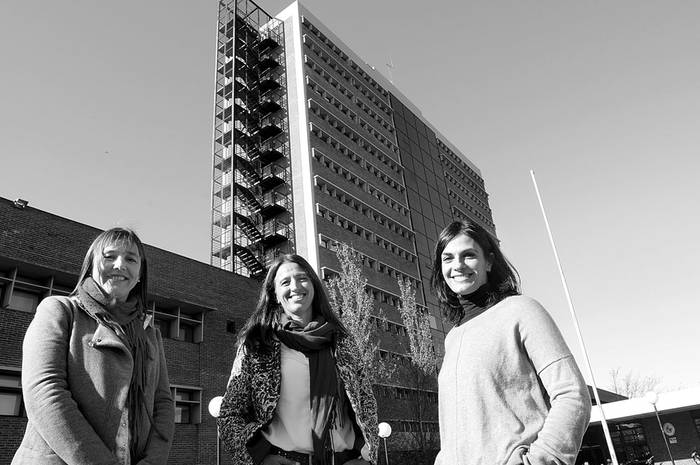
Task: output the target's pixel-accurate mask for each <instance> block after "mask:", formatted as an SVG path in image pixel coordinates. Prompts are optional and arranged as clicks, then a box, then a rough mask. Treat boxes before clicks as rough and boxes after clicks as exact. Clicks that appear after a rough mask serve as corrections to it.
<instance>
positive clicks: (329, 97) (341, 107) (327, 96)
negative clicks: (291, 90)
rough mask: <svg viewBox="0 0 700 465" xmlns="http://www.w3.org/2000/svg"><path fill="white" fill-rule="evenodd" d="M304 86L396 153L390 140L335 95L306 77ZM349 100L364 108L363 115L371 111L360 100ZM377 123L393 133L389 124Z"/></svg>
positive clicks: (384, 122) (383, 121) (381, 121)
mask: <svg viewBox="0 0 700 465" xmlns="http://www.w3.org/2000/svg"><path fill="white" fill-rule="evenodd" d="M306 84H307V86H308V87H309V89H311V90H313V91H314V92H315V93H317V94H318V95H320V96H321V97H322V98H323V99H324V100H325V101H326V102H328V103H330V104H331V105H333V106H334V107H335V108H336V109H337V110H338V111H340V112H341V113H342V114H344V115H345V116H347V117H348V118H349V119H350V121H352V122H353V123H356V124H359V125H360V127H362V128H363V129H364V130H366V131H367V132H369V133H370V134H371V135H372V136H374V138H375V139H377V140H378V141H379V142H381V143H383V144H384V145H387V146H388V147H389V148H391V150H392V151H393V152H394V153H398V147H396V150H394V148H393V147H394V144H393V142H392V141H391V140H390V139H388V138H387V137H386V136H385V135H384V134H382V133H381V132H379V131H378V130H377V129H376V128H375V127H374V126H373V125H372V124H370V123H368V122H367V121H365V120H364V119H363V118H361V117H359V116H358V115H357V113H355V112H354V111H352V110H351V109H350V108H348V106H347V105H345V104H344V103H343V102H341V101H340V100H338V99H337V98H336V97H335V95H333V94H332V93H330V92H328V91H327V90H326V89H325V88H324V87H323V86H322V85H320V84H318V83H317V82H316V81H314V80H313V79H311V78H310V77H308V76H307V77H306ZM351 100H353V101H354V102H355V103H356V104H357V105H358V106H360V107H364V108H363V109H365V108H366V110H365V113H368V114H369V111H371V109H370V108H369V107H368V106H367V105H365V104H364V103H363V102H361V101H360V100H357V99H354V98H353V99H351ZM370 116H372V115H370ZM377 122H378V123H379V124H380V125H381V126H382V127H384V129H386V130H387V131H389V132H390V133H393V132H394V128H393V127H392V126H391V125H390V124H389V123H387V122H386V121H385V120H383V119H380V120H378V121H377Z"/></svg>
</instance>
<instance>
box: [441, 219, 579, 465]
mask: <svg viewBox="0 0 700 465" xmlns="http://www.w3.org/2000/svg"><path fill="white" fill-rule="evenodd" d="M431 285H432V288H433V291H434V292H435V294H436V295H437V297H438V301H439V302H440V304H441V306H442V307H443V310H444V313H445V316H446V318H447V319H448V320H449V321H450V322H451V323H452V324H453V325H454V327H453V328H452V329H451V330H450V331H449V332H448V334H447V336H446V337H445V357H444V359H443V363H442V368H441V369H440V374H439V376H438V408H439V415H440V447H441V450H440V452H439V454H438V456H437V459H436V461H435V463H436V465H453V464H460V465H472V464H474V465H477V464H489V465H493V464H499V465H504V464H507V465H515V464H526V465H527V464H538V465H539V464H556V465H565V464H566V465H573V464H574V463H575V461H576V455H577V453H578V450H579V446H580V445H581V440H582V438H583V434H584V432H585V431H586V427H587V426H588V420H589V417H590V410H591V400H590V397H589V394H588V389H587V387H586V383H585V382H584V380H583V377H582V376H581V373H580V371H579V369H578V367H577V365H576V362H575V361H574V358H573V356H572V355H571V351H570V350H569V348H568V347H567V345H566V343H565V342H564V339H563V337H562V336H561V333H560V332H559V329H558V328H557V326H556V324H555V323H554V321H553V320H552V318H551V317H550V316H549V314H548V313H547V311H546V310H545V309H544V308H543V307H542V306H541V305H540V304H539V303H538V302H537V301H535V300H533V299H531V298H529V297H525V296H522V295H520V284H519V278H518V273H517V272H516V270H515V268H514V267H513V266H512V265H511V264H510V263H509V262H508V260H507V259H506V258H505V256H504V255H503V253H502V252H501V250H500V248H499V246H498V242H496V240H495V239H494V238H493V237H492V236H490V235H489V234H488V233H487V232H486V231H485V230H484V229H483V228H481V227H480V226H479V225H477V224H475V223H472V222H470V221H455V222H453V223H451V224H450V225H448V226H447V227H446V228H445V229H444V230H443V231H442V233H441V234H440V237H439V238H438V241H437V244H436V245H435V254H434V263H433V272H432V277H431Z"/></svg>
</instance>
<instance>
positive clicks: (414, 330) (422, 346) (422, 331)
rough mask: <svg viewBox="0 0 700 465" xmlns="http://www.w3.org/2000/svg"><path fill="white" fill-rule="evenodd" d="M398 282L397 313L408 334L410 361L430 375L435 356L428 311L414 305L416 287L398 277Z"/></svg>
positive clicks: (434, 370)
mask: <svg viewBox="0 0 700 465" xmlns="http://www.w3.org/2000/svg"><path fill="white" fill-rule="evenodd" d="M398 283H399V291H400V292H401V303H400V304H399V313H400V314H401V320H402V321H403V324H404V326H405V327H406V333H407V335H408V343H409V356H410V358H411V363H413V365H415V366H416V367H417V368H418V369H419V370H420V371H421V372H423V373H425V374H426V375H428V376H432V375H434V374H435V373H436V371H437V357H436V356H435V348H434V347H433V337H432V334H431V333H430V318H429V315H428V312H427V311H424V310H421V309H419V308H418V306H417V305H416V289H415V287H413V283H412V282H411V281H409V280H403V279H400V278H399V280H398Z"/></svg>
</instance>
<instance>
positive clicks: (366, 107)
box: [355, 100, 396, 134]
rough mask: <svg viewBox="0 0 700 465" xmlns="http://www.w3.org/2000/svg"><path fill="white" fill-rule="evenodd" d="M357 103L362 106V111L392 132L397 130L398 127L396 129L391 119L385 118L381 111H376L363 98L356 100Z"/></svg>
mask: <svg viewBox="0 0 700 465" xmlns="http://www.w3.org/2000/svg"><path fill="white" fill-rule="evenodd" d="M355 103H356V104H357V106H358V107H360V109H361V110H362V111H364V112H365V113H367V115H368V116H369V117H370V118H372V119H373V120H374V121H376V122H377V123H379V125H380V126H381V127H383V128H384V129H386V130H387V131H389V132H390V133H392V134H393V133H395V132H396V129H394V126H393V125H392V124H391V123H390V122H389V121H387V120H385V119H384V118H383V117H382V116H381V115H380V114H379V113H377V112H376V111H374V110H373V109H372V107H370V106H369V105H367V104H366V103H365V102H363V101H362V100H356V101H355Z"/></svg>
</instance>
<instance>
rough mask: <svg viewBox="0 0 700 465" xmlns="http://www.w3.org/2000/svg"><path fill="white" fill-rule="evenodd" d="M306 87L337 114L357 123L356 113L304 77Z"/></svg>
mask: <svg viewBox="0 0 700 465" xmlns="http://www.w3.org/2000/svg"><path fill="white" fill-rule="evenodd" d="M306 85H307V86H308V87H309V89H311V90H313V91H314V92H315V93H317V94H318V95H320V96H321V97H322V98H323V99H324V100H325V101H326V102H328V103H330V104H331V105H333V106H334V107H335V108H336V109H337V110H338V111H339V112H341V113H342V114H344V115H345V116H347V117H348V118H350V120H351V121H355V122H356V121H357V113H355V112H354V111H352V110H351V109H350V108H348V106H347V105H345V104H344V103H343V102H341V101H340V100H338V99H337V98H336V97H335V95H333V94H332V93H330V92H328V91H326V89H324V88H323V86H322V85H320V84H318V83H316V81H314V80H313V79H311V78H310V77H308V76H306Z"/></svg>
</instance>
